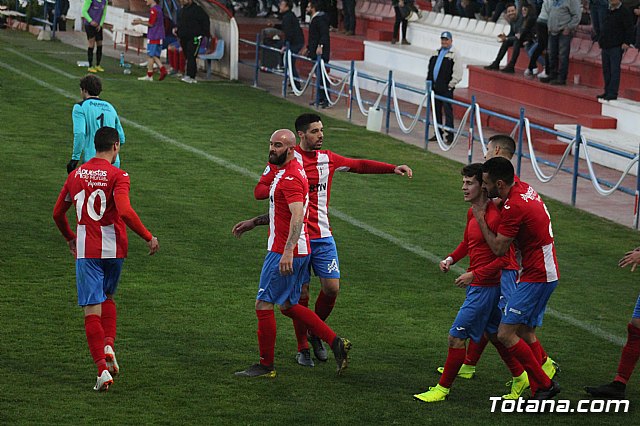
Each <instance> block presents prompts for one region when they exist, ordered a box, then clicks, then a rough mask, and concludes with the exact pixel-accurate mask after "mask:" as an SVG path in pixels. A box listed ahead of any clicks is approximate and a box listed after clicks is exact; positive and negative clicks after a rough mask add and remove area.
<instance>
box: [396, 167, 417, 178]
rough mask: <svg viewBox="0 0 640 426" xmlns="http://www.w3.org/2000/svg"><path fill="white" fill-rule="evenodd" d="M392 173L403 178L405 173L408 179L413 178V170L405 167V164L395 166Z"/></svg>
mask: <svg viewBox="0 0 640 426" xmlns="http://www.w3.org/2000/svg"><path fill="white" fill-rule="evenodd" d="M393 173H395V174H397V175H401V176H404V175H405V173H406V175H407V176H408V177H409V179H411V178H412V177H413V170H411V167H409V166H407V165H406V164H403V165H401V166H397V167H396V168H395V169H393Z"/></svg>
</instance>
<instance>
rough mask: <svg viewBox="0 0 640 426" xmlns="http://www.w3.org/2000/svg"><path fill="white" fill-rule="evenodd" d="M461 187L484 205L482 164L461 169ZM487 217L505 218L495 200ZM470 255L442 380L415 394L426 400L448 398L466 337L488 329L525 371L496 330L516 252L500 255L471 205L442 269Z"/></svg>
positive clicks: (505, 355)
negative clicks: (503, 284)
mask: <svg viewBox="0 0 640 426" xmlns="http://www.w3.org/2000/svg"><path fill="white" fill-rule="evenodd" d="M462 192H463V194H464V200H465V201H466V202H468V203H471V205H472V206H477V205H484V204H486V202H487V196H486V194H485V193H484V191H483V190H482V164H479V163H475V164H469V165H467V166H465V167H463V169H462ZM485 220H486V221H487V223H488V226H489V227H490V228H491V229H493V230H495V229H497V228H498V223H499V221H500V212H499V210H498V208H497V207H496V206H495V205H494V204H493V203H490V204H489V205H488V206H487V210H486V213H485ZM467 255H468V256H469V259H470V262H469V269H467V272H465V273H464V274H462V275H460V276H459V277H458V278H457V279H456V280H455V285H456V286H458V287H460V288H465V287H466V289H467V290H466V293H467V295H466V298H465V300H464V303H463V304H462V306H461V307H460V310H459V311H458V315H457V316H456V319H455V320H454V322H453V325H452V326H451V329H450V330H449V353H448V355H447V361H446V363H445V366H444V369H443V371H442V377H441V378H440V382H439V383H438V384H437V385H436V386H434V387H431V388H429V390H428V391H427V392H423V393H421V394H418V395H414V397H415V398H416V399H418V400H420V401H424V402H437V401H444V400H445V399H446V398H447V397H448V396H449V391H450V389H451V385H452V384H453V381H454V380H455V378H456V375H457V374H458V371H459V370H460V367H461V366H462V365H463V362H464V359H465V355H466V349H465V342H466V340H467V339H471V340H472V341H475V342H479V341H480V340H481V339H482V337H483V336H484V334H485V333H486V334H487V335H489V339H490V340H491V342H492V343H493V344H494V345H495V347H496V349H497V350H498V352H499V353H500V356H501V357H502V359H503V360H504V361H505V363H506V364H507V367H508V368H509V369H510V370H511V373H512V375H513V376H514V377H518V376H521V375H523V374H525V372H524V369H523V368H522V365H520V364H519V363H518V362H517V361H515V360H514V359H512V357H511V355H509V352H508V351H507V349H506V348H505V347H504V346H503V345H502V344H501V343H500V342H499V341H498V339H497V337H496V333H497V331H498V325H499V324H500V308H499V307H498V301H499V300H500V271H501V270H502V269H504V268H505V267H506V266H507V265H509V264H511V263H515V253H514V252H513V250H509V251H508V252H507V253H506V254H505V255H504V256H501V257H497V256H495V255H494V254H493V253H492V251H491V248H490V247H489V246H488V245H487V243H486V242H485V240H484V237H483V236H482V232H481V231H480V227H479V226H478V223H477V221H476V219H475V218H474V217H473V213H472V209H471V208H469V210H468V211H467V226H466V228H465V230H464V239H463V240H462V242H461V243H460V244H459V245H458V247H457V248H456V249H455V250H454V252H453V253H451V254H450V255H449V256H447V258H446V259H444V260H443V261H441V262H440V270H441V271H442V272H448V271H449V268H450V267H451V265H453V264H455V263H457V262H458V261H459V260H461V259H462V258H464V257H465V256H467Z"/></svg>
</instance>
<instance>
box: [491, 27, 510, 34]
mask: <svg viewBox="0 0 640 426" xmlns="http://www.w3.org/2000/svg"><path fill="white" fill-rule="evenodd" d="M509 30H510V27H509V24H496V28H495V29H494V30H493V32H492V33H491V35H494V36H496V37H497V36H498V35H500V34H503V33H504V34H509Z"/></svg>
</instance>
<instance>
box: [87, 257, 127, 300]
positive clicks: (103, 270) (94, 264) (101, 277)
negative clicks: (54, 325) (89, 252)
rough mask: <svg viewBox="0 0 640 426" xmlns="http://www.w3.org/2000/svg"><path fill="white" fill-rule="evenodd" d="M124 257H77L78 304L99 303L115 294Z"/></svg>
mask: <svg viewBox="0 0 640 426" xmlns="http://www.w3.org/2000/svg"><path fill="white" fill-rule="evenodd" d="M123 263H124V259H76V286H77V287H78V305H80V306H87V305H98V304H100V303H102V302H104V301H105V300H107V294H115V292H116V290H117V289H118V282H119V281H120V272H121V271H122V264H123Z"/></svg>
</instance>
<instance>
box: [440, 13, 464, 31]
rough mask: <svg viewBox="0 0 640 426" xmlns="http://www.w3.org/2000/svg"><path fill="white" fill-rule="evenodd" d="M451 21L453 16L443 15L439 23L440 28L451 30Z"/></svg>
mask: <svg viewBox="0 0 640 426" xmlns="http://www.w3.org/2000/svg"><path fill="white" fill-rule="evenodd" d="M457 18H458V19H460V17H457ZM452 19H453V16H451V15H444V19H443V20H442V22H441V23H440V26H441V27H444V28H446V29H450V28H451V20H452Z"/></svg>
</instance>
